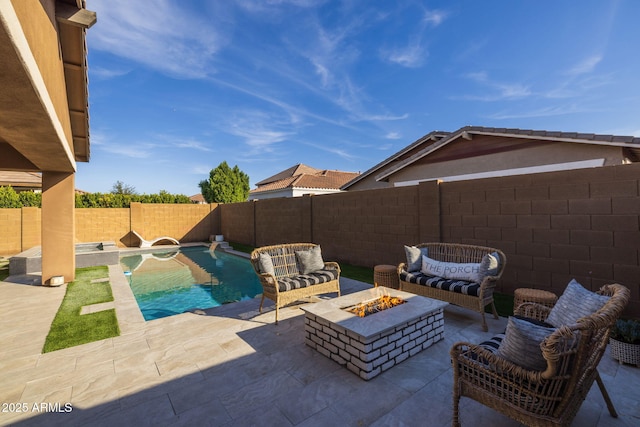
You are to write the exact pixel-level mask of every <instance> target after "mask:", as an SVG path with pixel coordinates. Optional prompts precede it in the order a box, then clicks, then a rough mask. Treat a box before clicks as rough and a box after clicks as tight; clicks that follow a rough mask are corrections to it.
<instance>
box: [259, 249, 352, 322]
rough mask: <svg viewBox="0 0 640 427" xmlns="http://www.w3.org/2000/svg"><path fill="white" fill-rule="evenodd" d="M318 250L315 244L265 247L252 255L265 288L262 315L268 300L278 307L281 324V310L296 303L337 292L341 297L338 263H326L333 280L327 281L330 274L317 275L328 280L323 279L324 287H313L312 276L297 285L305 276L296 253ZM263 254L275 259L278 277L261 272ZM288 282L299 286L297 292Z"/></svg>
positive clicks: (314, 285) (272, 259)
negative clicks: (266, 299) (300, 300)
mask: <svg viewBox="0 0 640 427" xmlns="http://www.w3.org/2000/svg"><path fill="white" fill-rule="evenodd" d="M316 246H317V245H316V244H313V243H289V244H282V245H273V246H263V247H261V248H257V249H254V250H253V252H251V264H252V265H253V269H254V270H255V272H256V274H257V275H258V278H259V279H260V283H261V284H262V299H261V300H260V312H261V313H262V304H263V303H264V299H265V298H269V299H270V300H273V301H274V302H275V303H276V323H278V311H279V309H280V307H283V306H285V305H287V304H291V303H292V302H294V301H298V300H299V299H302V298H305V297H310V296H313V295H321V294H327V293H331V292H337V293H338V296H340V266H339V265H338V263H337V262H325V263H324V270H330V271H331V275H330V277H331V280H325V279H326V278H327V276H328V275H327V274H317V275H315V276H324V277H322V278H321V279H320V283H317V284H316V283H314V284H310V282H313V278H312V277H309V275H306V276H305V277H302V278H301V280H300V281H296V279H297V278H298V277H300V276H301V273H300V270H299V265H298V262H297V259H296V251H306V250H309V249H311V248H314V247H316ZM262 253H265V254H268V255H269V256H270V257H271V261H272V262H273V267H274V274H268V273H264V272H262V271H261V269H260V263H259V257H260V254H262ZM311 276H314V275H313V274H311ZM333 277H335V278H333ZM283 279H285V280H283ZM285 281H286V282H288V283H292V282H294V283H297V284H296V285H294V288H293V289H288V287H287V286H286V285H284V283H283V282H285ZM298 286H299V287H298ZM285 289H286V290H285Z"/></svg>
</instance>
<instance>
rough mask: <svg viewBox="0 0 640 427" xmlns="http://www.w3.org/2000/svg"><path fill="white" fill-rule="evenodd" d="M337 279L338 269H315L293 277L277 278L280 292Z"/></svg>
mask: <svg viewBox="0 0 640 427" xmlns="http://www.w3.org/2000/svg"><path fill="white" fill-rule="evenodd" d="M337 279H338V270H317V271H314V272H313V273H309V274H300V275H298V276H293V277H281V278H280V279H278V289H279V290H280V292H286V291H290V290H292V289H300V288H307V287H309V286H314V285H319V284H320V283H327V282H330V281H332V280H337Z"/></svg>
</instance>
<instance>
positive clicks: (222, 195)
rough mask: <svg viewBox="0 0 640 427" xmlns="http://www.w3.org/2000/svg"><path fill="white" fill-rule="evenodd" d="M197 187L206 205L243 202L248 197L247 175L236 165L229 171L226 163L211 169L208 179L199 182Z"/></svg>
mask: <svg viewBox="0 0 640 427" xmlns="http://www.w3.org/2000/svg"><path fill="white" fill-rule="evenodd" d="M199 185H200V190H201V192H202V196H203V197H204V199H205V200H206V201H207V203H234V202H244V201H246V200H247V198H248V197H249V175H247V174H246V173H244V172H242V171H241V170H240V168H238V165H236V166H234V167H233V169H231V168H230V167H229V165H228V164H227V162H226V161H225V162H222V163H220V164H219V165H218V167H217V168H215V169H211V172H209V179H205V180H203V181H200V184H199Z"/></svg>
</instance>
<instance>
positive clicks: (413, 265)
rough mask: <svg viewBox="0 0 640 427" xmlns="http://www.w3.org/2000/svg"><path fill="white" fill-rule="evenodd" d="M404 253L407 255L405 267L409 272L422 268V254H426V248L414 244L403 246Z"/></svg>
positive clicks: (427, 252)
mask: <svg viewBox="0 0 640 427" xmlns="http://www.w3.org/2000/svg"><path fill="white" fill-rule="evenodd" d="M404 253H405V254H406V255H407V268H406V270H407V271H408V272H409V273H413V272H415V271H420V269H421V268H422V255H425V256H428V255H429V251H428V248H417V247H415V246H406V245H405V247H404Z"/></svg>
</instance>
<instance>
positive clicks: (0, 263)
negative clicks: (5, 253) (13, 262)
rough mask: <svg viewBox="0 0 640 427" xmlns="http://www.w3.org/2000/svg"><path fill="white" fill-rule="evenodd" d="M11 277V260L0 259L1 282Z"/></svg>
mask: <svg viewBox="0 0 640 427" xmlns="http://www.w3.org/2000/svg"><path fill="white" fill-rule="evenodd" d="M7 277H9V260H8V259H0V282H1V281H3V280H4V279H6V278H7Z"/></svg>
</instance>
